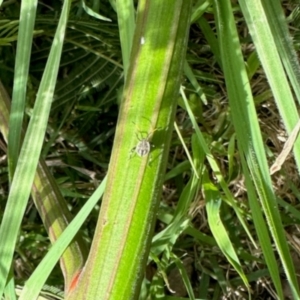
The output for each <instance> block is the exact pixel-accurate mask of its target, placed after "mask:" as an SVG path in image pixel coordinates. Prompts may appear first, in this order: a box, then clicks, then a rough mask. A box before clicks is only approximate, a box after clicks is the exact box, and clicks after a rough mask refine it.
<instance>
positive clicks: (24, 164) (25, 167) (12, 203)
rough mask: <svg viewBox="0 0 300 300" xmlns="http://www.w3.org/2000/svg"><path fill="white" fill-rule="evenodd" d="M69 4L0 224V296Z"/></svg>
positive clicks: (51, 89) (36, 157)
mask: <svg viewBox="0 0 300 300" xmlns="http://www.w3.org/2000/svg"><path fill="white" fill-rule="evenodd" d="M70 4H71V1H65V2H64V6H63V10H62V14H61V17H60V22H59V25H58V29H57V32H56V35H55V38H54V42H53V45H52V48H51V51H50V55H49V59H48V61H47V65H46V68H45V71H44V75H43V78H42V80H41V84H40V88H39V91H38V94H37V99H36V103H35V106H34V110H33V113H32V117H31V120H30V123H29V126H28V129H27V132H26V135H25V139H24V142H23V146H22V149H21V153H20V157H19V160H18V165H17V168H16V171H15V175H14V178H13V181H12V184H11V189H10V193H9V197H8V200H7V204H6V207H5V211H4V215H3V219H2V223H1V228H0V240H1V243H2V247H1V248H0V260H1V261H0V264H1V276H0V295H2V293H3V289H4V286H5V284H6V280H7V276H8V272H9V268H10V265H11V263H12V258H13V252H14V247H15V243H16V240H17V236H18V232H19V227H20V224H21V221H22V218H23V214H24V211H25V208H26V204H27V201H28V197H29V194H30V190H31V187H32V183H33V179H34V175H35V171H36V167H37V164H38V160H39V156H40V153H41V148H42V144H43V140H44V135H45V131H46V126H47V122H48V116H49V112H50V107H51V103H52V99H53V94H54V88H55V84H56V79H57V73H58V68H59V62H60V57H61V51H62V46H63V38H64V34H65V28H66V24H67V20H68V13H69V8H70ZM12 216H13V218H12Z"/></svg>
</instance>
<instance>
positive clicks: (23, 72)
mask: <svg viewBox="0 0 300 300" xmlns="http://www.w3.org/2000/svg"><path fill="white" fill-rule="evenodd" d="M37 2H38V1H37V0H29V1H22V2H21V10H20V23H19V33H18V43H17V53H16V62H15V73H14V86H13V95H12V105H11V114H10V120H9V133H8V143H7V155H8V166H9V168H8V171H9V176H10V181H11V180H12V177H13V174H14V171H15V169H16V165H17V160H18V156H19V152H20V145H21V132H22V126H23V116H24V113H25V100H26V90H27V82H28V70H29V63H30V54H31V45H32V40H33V29H34V22H35V16H36V8H37Z"/></svg>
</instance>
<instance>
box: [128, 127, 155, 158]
mask: <svg viewBox="0 0 300 300" xmlns="http://www.w3.org/2000/svg"><path fill="white" fill-rule="evenodd" d="M154 131H156V129H154V130H152V131H151V132H150V133H149V134H147V136H146V137H143V136H142V133H141V132H140V134H141V136H140V137H139V136H138V134H137V133H136V137H137V139H138V140H139V142H138V143H137V145H136V146H135V147H134V148H133V149H132V150H131V155H130V158H131V157H132V156H133V154H134V153H136V154H137V155H138V156H140V157H143V156H146V155H148V154H149V153H150V151H151V147H153V145H151V143H150V138H151V136H152V134H153V132H154Z"/></svg>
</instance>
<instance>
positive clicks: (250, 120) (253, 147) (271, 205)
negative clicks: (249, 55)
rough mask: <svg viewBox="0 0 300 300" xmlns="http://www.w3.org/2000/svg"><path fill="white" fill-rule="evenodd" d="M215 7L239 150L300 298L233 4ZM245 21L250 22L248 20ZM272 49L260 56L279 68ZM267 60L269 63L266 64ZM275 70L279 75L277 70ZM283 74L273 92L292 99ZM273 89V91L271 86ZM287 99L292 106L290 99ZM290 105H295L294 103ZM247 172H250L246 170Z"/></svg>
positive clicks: (265, 243) (270, 259)
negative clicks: (234, 16) (285, 85)
mask: <svg viewBox="0 0 300 300" xmlns="http://www.w3.org/2000/svg"><path fill="white" fill-rule="evenodd" d="M254 2H256V1H251V5H252V4H253V5H255V4H254ZM243 5H245V3H243ZM247 5H250V2H249V1H247ZM214 6H215V16H216V20H217V22H216V23H217V33H218V38H219V42H220V50H221V57H222V65H223V70H224V74H225V80H226V87H227V92H228V97H229V103H230V107H231V115H232V120H233V123H234V126H235V129H236V134H237V141H238V147H239V150H240V152H241V154H242V155H245V158H246V161H247V164H248V168H249V170H250V172H251V175H252V180H253V181H254V184H255V188H256V193H257V194H258V196H259V199H260V201H261V204H262V207H263V210H264V214H265V217H266V218H267V221H268V224H265V225H264V227H269V230H270V232H271V234H272V237H273V240H274V242H275V245H276V248H277V250H278V253H279V256H280V258H281V262H282V264H283V266H284V269H285V272H286V275H287V278H288V281H289V283H290V286H291V288H292V290H293V293H294V296H295V297H296V298H297V297H298V296H299V292H298V284H297V279H296V276H295V270H294V267H293V262H292V259H291V256H290V253H289V248H288V245H287V241H286V238H285V234H284V230H283V226H282V222H281V218H280V215H279V211H278V206H277V202H276V197H275V194H274V191H273V188H272V182H271V178H270V174H269V167H268V164H267V160H266V154H265V150H264V145H263V141H262V137H261V133H260V129H259V124H258V118H257V115H256V111H255V106H254V101H253V97H252V93H251V89H250V85H249V80H248V76H247V72H246V69H245V63H244V61H243V57H242V53H241V45H240V43H239V39H238V34H237V30H236V27H235V21H234V18H233V13H232V8H231V4H230V1H222V2H220V1H214ZM258 7H259V5H258ZM257 13H258V14H257V15H256V16H255V20H256V23H257V24H261V23H260V22H261V20H266V19H265V18H264V15H263V13H262V14H261V15H260V13H261V12H260V11H257ZM253 17H254V16H252V18H253ZM246 20H248V21H249V19H247V17H246ZM252 21H254V19H252ZM266 22H267V20H266ZM251 26H253V24H252V25H251V24H250V27H251ZM266 27H268V26H267V25H266V24H264V26H259V28H263V30H265V28H266ZM259 28H258V27H256V29H255V30H256V31H254V32H253V34H254V35H256V34H257V30H260V29H259ZM269 34H271V31H270V32H269ZM252 37H253V35H252ZM264 39H268V40H269V41H270V40H271V39H272V38H271V37H269V36H266V35H264ZM256 42H258V41H256ZM258 43H259V42H258ZM261 46H262V45H258V47H261ZM273 47H275V46H273ZM270 49H273V48H272V46H270V45H269V47H268V48H265V49H264V56H260V58H261V61H262V64H263V66H264V67H265V63H266V64H267V65H268V64H272V65H276V59H275V60H274V61H272V60H271V57H273V55H272V56H271V55H270V54H271V53H270V52H272V54H273V53H274V52H276V51H270ZM260 51H261V49H258V54H259V55H260ZM264 60H266V62H265V61H264ZM279 64H280V62H279ZM269 67H270V66H268V68H267V70H266V72H267V74H268V77H269V76H272V75H273V74H271V73H270V69H269ZM279 69H280V67H279ZM281 70H282V68H281ZM276 71H277V72H278V70H276ZM283 74H284V72H283V71H282V73H280V76H279V74H278V73H277V74H276V75H275V74H274V77H273V78H272V79H271V80H272V82H273V84H274V83H275V82H276V80H275V79H276V78H277V79H278V80H279V81H278V82H277V84H278V87H276V91H274V94H277V96H278V93H280V90H281V89H283V90H284V92H285V93H286V94H284V93H283V94H282V95H281V96H283V95H286V96H287V97H288V96H290V91H289V89H285V87H284V84H285V81H286V78H285V79H284V84H283V85H282V82H283V80H282V78H283V77H284V76H283ZM279 77H280V79H279ZM280 82H281V83H280ZM271 87H272V90H273V85H272V84H271ZM285 100H287V101H288V102H290V103H291V98H289V99H285ZM291 106H293V105H292V104H291ZM292 118H293V117H292ZM245 172H247V171H246V170H245ZM248 178H249V177H248ZM253 196H254V195H253V193H252V194H251V197H249V201H253V203H251V206H252V207H253V208H255V209H257V210H258V209H259V206H258V205H257V204H258V203H254V202H255V201H257V199H255V197H253ZM252 217H253V221H254V224H255V227H256V231H260V230H261V227H260V226H263V225H262V224H261V221H262V218H261V217H260V214H256V211H252ZM264 230H265V228H264ZM259 238H260V245H261V247H262V250H263V252H264V254H265V259H266V262H267V265H268V267H269V270H270V275H271V277H272V280H273V283H274V285H275V287H276V291H277V293H278V295H279V297H281V298H282V297H283V292H282V288H281V283H280V276H279V270H278V268H274V266H276V259H275V256H274V254H273V252H272V251H270V249H272V246H271V242H270V241H269V240H268V236H267V235H265V236H264V238H265V239H266V240H262V236H261V235H259ZM271 270H273V272H271Z"/></svg>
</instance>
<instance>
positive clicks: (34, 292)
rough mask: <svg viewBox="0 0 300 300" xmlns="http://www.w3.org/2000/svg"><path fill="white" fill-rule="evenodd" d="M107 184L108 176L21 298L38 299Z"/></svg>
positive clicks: (61, 237) (47, 257) (41, 265)
mask: <svg viewBox="0 0 300 300" xmlns="http://www.w3.org/2000/svg"><path fill="white" fill-rule="evenodd" d="M105 186H106V178H105V179H104V180H103V181H102V182H101V184H100V185H99V187H98V188H97V189H96V191H95V192H94V193H93V195H92V196H91V197H90V199H89V200H88V201H87V202H86V203H85V205H84V206H83V207H82V208H81V210H80V212H79V213H78V214H77V215H76V216H75V217H74V219H73V220H72V222H71V223H70V225H69V226H68V227H67V228H66V229H65V231H64V232H63V233H62V235H61V236H60V237H59V238H58V240H57V241H56V242H55V243H54V244H53V246H52V247H51V249H50V250H49V252H48V253H47V254H46V256H45V257H44V258H43V260H42V261H41V262H40V264H39V265H38V267H37V268H36V270H35V271H34V273H33V274H32V275H31V276H30V278H29V279H28V281H27V282H26V284H25V286H24V289H23V291H22V293H21V295H20V298H19V300H27V299H36V298H37V296H38V295H39V293H40V291H41V289H42V287H43V285H44V284H45V282H46V280H47V278H48V276H49V274H50V272H51V271H52V270H53V268H54V266H55V265H56V264H57V261H58V260H59V258H60V257H61V255H62V254H63V252H64V251H65V249H66V247H68V245H69V244H70V242H71V241H72V240H73V239H74V237H75V235H76V234H77V233H78V231H79V229H80V227H81V226H82V224H83V223H84V221H85V220H86V219H87V217H88V215H89V214H90V213H91V211H92V209H93V208H94V207H95V205H96V204H97V202H98V201H99V199H100V198H101V197H102V195H103V192H104V190H105Z"/></svg>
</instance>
